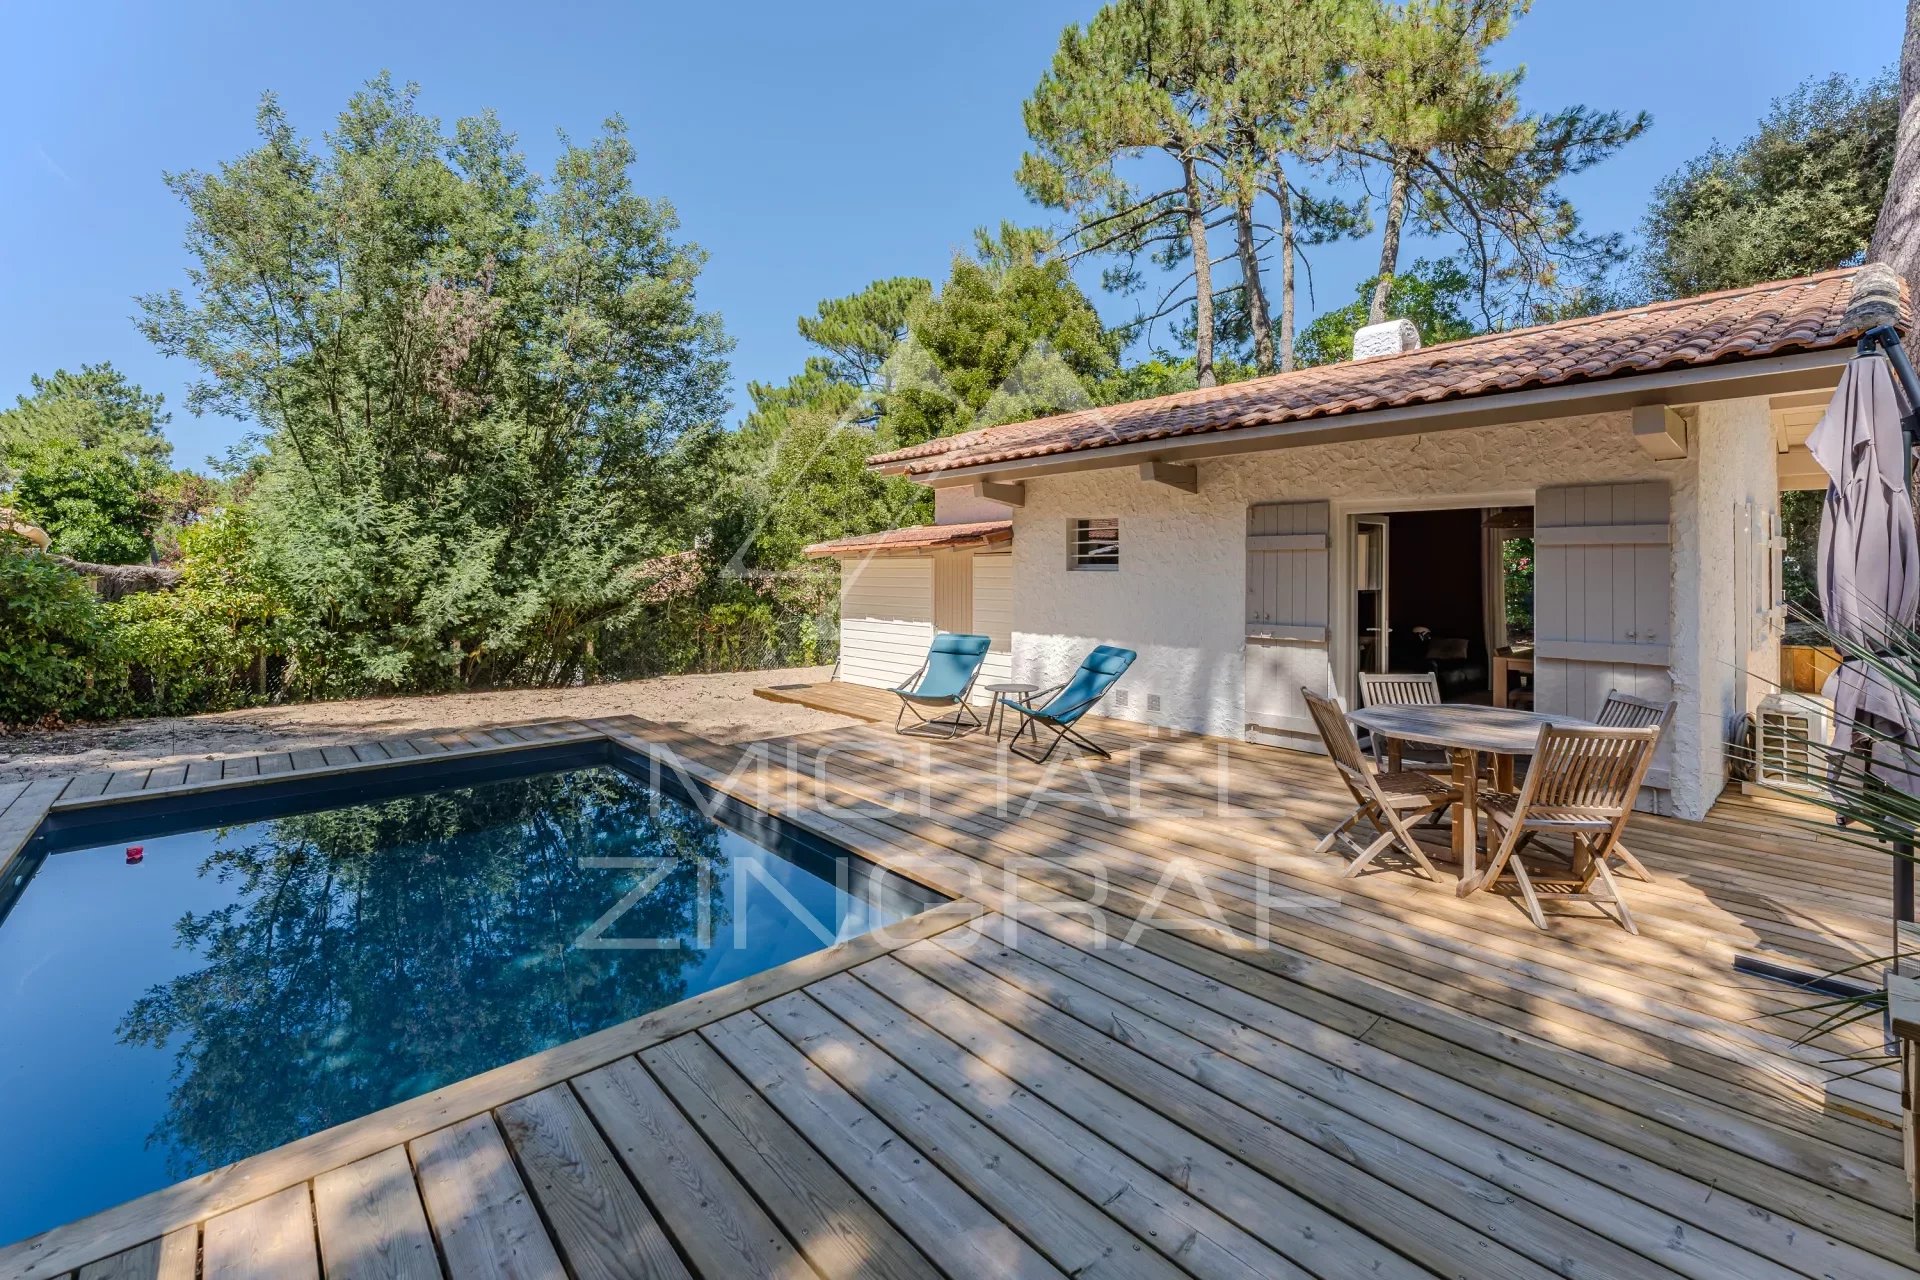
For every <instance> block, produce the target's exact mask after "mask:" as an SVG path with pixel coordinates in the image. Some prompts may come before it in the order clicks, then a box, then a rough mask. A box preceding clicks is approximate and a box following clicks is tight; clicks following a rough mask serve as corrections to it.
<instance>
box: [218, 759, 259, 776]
mask: <svg viewBox="0 0 1920 1280" xmlns="http://www.w3.org/2000/svg"><path fill="white" fill-rule="evenodd" d="M220 776H221V777H222V778H223V779H232V778H257V777H259V776H260V757H259V756H233V757H231V758H229V759H227V760H225V761H223V762H222V765H221V771H220Z"/></svg>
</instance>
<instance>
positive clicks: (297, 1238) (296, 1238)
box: [200, 1182, 320, 1280]
mask: <svg viewBox="0 0 1920 1280" xmlns="http://www.w3.org/2000/svg"><path fill="white" fill-rule="evenodd" d="M200 1274H201V1277H202V1280H318V1277H319V1275H320V1265H319V1259H318V1258H317V1257H316V1256H315V1254H314V1246H313V1208H312V1205H311V1204H310V1203H309V1202H308V1198H307V1184H306V1183H304V1182H302V1183H300V1184H299V1185H297V1186H292V1187H288V1188H287V1189H286V1190H285V1191H282V1192H280V1193H279V1194H277V1195H271V1196H268V1197H267V1198H266V1199H264V1200H256V1201H254V1202H253V1203H252V1204H250V1205H245V1206H243V1207H241V1208H239V1209H235V1210H234V1211H233V1212H231V1213H223V1214H221V1215H220V1216H219V1217H217V1218H213V1219H211V1220H209V1221H208V1223H207V1225H206V1228H205V1242H204V1245H203V1252H202V1260H201V1272H200Z"/></svg>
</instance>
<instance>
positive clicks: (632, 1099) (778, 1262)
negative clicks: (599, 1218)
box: [573, 1058, 817, 1280]
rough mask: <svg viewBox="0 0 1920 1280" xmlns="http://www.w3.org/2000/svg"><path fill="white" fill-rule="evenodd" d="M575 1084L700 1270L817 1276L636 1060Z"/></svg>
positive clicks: (786, 1278) (787, 1279) (800, 1279)
mask: <svg viewBox="0 0 1920 1280" xmlns="http://www.w3.org/2000/svg"><path fill="white" fill-rule="evenodd" d="M573 1083H574V1088H575V1089H576V1090H578V1092H579V1095H580V1099H581V1101H582V1102H584V1103H585V1104H586V1106H587V1110H588V1111H590V1112H592V1114H593V1118H594V1119H595V1120H596V1121H597V1122H598V1123H599V1125H600V1130H601V1132H602V1133H604V1134H606V1135H607V1140H608V1141H609V1142H610V1143H612V1145H613V1149H614V1152H615V1153H616V1154H617V1155H618V1156H619V1159H620V1162H621V1163H622V1164H623V1165H624V1166H626V1170H627V1172H628V1173H629V1174H630V1175H631V1176H632V1177H633V1179H634V1180H635V1181H636V1182H639V1183H642V1184H644V1185H645V1186H646V1188H647V1193H648V1197H649V1198H650V1199H651V1200H652V1202H653V1207H654V1210H655V1211H656V1212H657V1213H658V1214H659V1215H660V1220H661V1221H662V1222H663V1223H664V1224H666V1226H667V1229H668V1230H670V1231H672V1232H673V1236H674V1239H675V1240H677V1241H678V1242H679V1244H680V1247H681V1249H683V1250H684V1251H685V1252H686V1255H687V1257H688V1258H689V1259H690V1260H691V1261H692V1263H693V1266H694V1268H695V1270H697V1271H699V1272H700V1273H701V1274H702V1275H717V1276H734V1275H739V1276H768V1277H780V1278H782V1280H810V1278H811V1277H813V1276H815V1275H816V1274H817V1273H816V1272H815V1271H814V1269H813V1268H812V1267H811V1266H809V1265H808V1264H807V1263H806V1262H805V1260H803V1259H802V1258H801V1256H800V1255H799V1253H797V1252H796V1251H795V1250H794V1247H793V1245H792V1244H791V1243H790V1242H789V1241H788V1240H787V1237H786V1236H785V1235H784V1234H783V1233H782V1232H781V1230H780V1228H779V1227H778V1226H776V1225H774V1222H773V1220H772V1219H771V1218H769V1217H768V1216H767V1214H766V1212H765V1211H764V1210H763V1209H761V1207H760V1206H759V1204H758V1203H757V1202H756V1201H755V1200H754V1198H753V1196H752V1195H750V1194H749V1193H748V1192H747V1189H746V1188H745V1187H744V1186H742V1185H741V1184H740V1181H739V1180H738V1179H737V1178H735V1177H734V1175H733V1173H732V1172H731V1171H730V1170H728V1168H727V1166H726V1164H725V1162H723V1161H722V1160H721V1159H720V1157H719V1156H718V1155H716V1154H714V1152H713V1150H712V1149H711V1148H710V1147H708V1146H707V1144H706V1141H705V1140H704V1139H702V1138H701V1136H700V1134H699V1132H698V1131H697V1130H695V1129H694V1127H693V1126H692V1125H691V1124H689V1123H688V1122H687V1119H686V1117H685V1116H683V1115H682V1114H681V1113H680V1110H679V1108H678V1107H676V1106H674V1104H673V1102H672V1100H671V1099H669V1098H668V1097H667V1095H666V1094H665V1093H663V1092H661V1090H660V1086H659V1085H658V1084H656V1083H655V1082H654V1080H653V1078H652V1077H651V1076H649V1075H648V1074H647V1072H646V1070H645V1068H643V1067H642V1066H641V1065H640V1063H639V1061H638V1060H637V1059H634V1058H623V1059H621V1060H620V1061H619V1062H615V1063H612V1064H610V1065H608V1066H605V1067H602V1068H600V1069H599V1070H598V1071H591V1072H588V1073H587V1074H586V1075H583V1076H580V1077H578V1078H577V1079H576V1080H575V1081H574V1082H573Z"/></svg>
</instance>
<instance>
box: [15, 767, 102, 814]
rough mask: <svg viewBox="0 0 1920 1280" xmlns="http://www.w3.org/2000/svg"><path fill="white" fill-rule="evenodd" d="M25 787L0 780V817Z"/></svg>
mask: <svg viewBox="0 0 1920 1280" xmlns="http://www.w3.org/2000/svg"><path fill="white" fill-rule="evenodd" d="M92 776H94V775H92V774H82V775H81V777H92ZM107 776H108V777H112V776H113V775H111V774H108V775H107ZM74 781H76V782H77V781H79V779H78V778H76V779H74ZM69 785H71V784H69ZM101 785H102V786H105V785H106V784H105V783H102V784H101ZM26 789H27V784H26V783H25V782H0V817H3V816H5V814H6V812H7V806H8V805H10V804H12V803H13V802H14V801H15V800H16V799H18V798H19V796H20V793H21V792H22V791H25V790H26Z"/></svg>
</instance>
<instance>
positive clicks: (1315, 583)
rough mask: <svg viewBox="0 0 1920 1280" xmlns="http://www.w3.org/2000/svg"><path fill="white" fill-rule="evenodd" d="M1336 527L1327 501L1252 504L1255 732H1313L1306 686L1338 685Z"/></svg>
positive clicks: (1250, 700) (1249, 646)
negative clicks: (1331, 653) (1332, 634)
mask: <svg viewBox="0 0 1920 1280" xmlns="http://www.w3.org/2000/svg"><path fill="white" fill-rule="evenodd" d="M1328 528H1329V511H1328V507H1327V504H1326V503H1324V502H1262V503H1256V504H1255V505H1253V506H1251V507H1249V508H1247V617H1246V720H1247V726H1248V728H1249V730H1253V731H1256V732H1260V731H1264V732H1266V733H1277V734H1281V735H1287V736H1289V737H1290V736H1292V735H1305V734H1310V733H1311V732H1312V731H1313V722H1312V721H1311V720H1310V719H1309V718H1308V717H1307V713H1306V705H1305V704H1304V703H1302V702H1301V701H1300V688H1301V686H1302V685H1305V686H1307V687H1309V688H1313V689H1322V690H1323V689H1327V688H1330V687H1331V683H1332V677H1331V673H1330V671H1329V668H1328V663H1327V653H1328V648H1327V622H1328V615H1329V609H1330V602H1329V598H1328V587H1327V553H1328V548H1329V542H1328Z"/></svg>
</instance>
